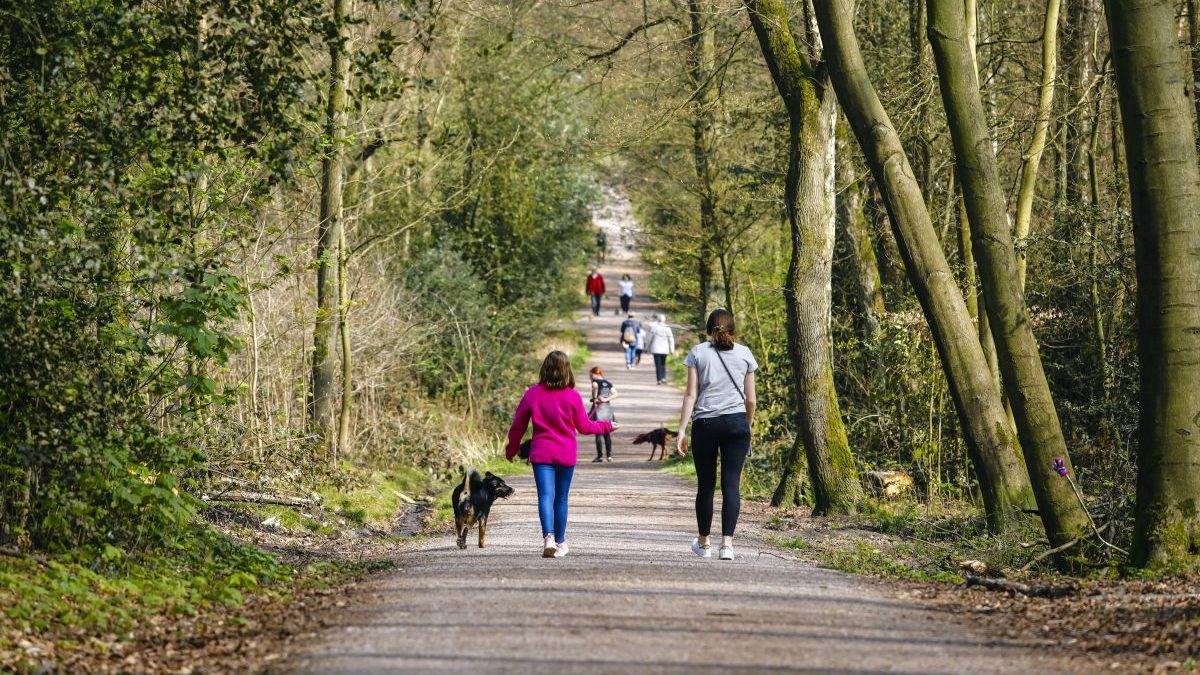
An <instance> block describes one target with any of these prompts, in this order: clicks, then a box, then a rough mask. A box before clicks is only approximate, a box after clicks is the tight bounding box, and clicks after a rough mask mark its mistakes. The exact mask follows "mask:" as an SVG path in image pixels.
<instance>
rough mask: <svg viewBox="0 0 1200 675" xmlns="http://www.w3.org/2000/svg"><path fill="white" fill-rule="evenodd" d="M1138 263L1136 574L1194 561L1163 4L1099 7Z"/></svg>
mask: <svg viewBox="0 0 1200 675" xmlns="http://www.w3.org/2000/svg"><path fill="white" fill-rule="evenodd" d="M1105 7H1106V9H1107V10H1108V11H1107V15H1108V29H1109V36H1110V40H1111V41H1112V56H1113V67H1114V68H1115V70H1116V83H1117V93H1118V97H1119V100H1120V105H1121V123H1122V125H1123V128H1124V131H1125V158H1126V159H1125V161H1126V164H1127V166H1128V171H1129V195H1130V202H1131V205H1132V207H1133V208H1132V210H1133V238H1134V247H1135V255H1136V262H1137V319H1138V358H1139V360H1140V362H1141V363H1140V367H1141V395H1140V396H1141V410H1140V419H1139V430H1138V456H1137V461H1138V482H1137V509H1136V510H1137V519H1136V522H1135V525H1134V550H1133V560H1134V563H1135V564H1137V565H1141V566H1146V567H1156V568H1174V567H1182V566H1194V565H1195V564H1196V563H1197V561H1198V558H1200V515H1198V514H1200V387H1198V386H1197V383H1200V166H1198V163H1197V154H1196V137H1195V134H1194V133H1193V131H1192V129H1193V127H1192V122H1193V119H1192V108H1191V101H1190V100H1189V96H1188V89H1189V87H1188V84H1187V83H1188V82H1189V80H1190V73H1188V72H1187V69H1186V68H1185V66H1184V55H1183V53H1182V50H1181V49H1180V48H1179V46H1178V45H1179V43H1178V41H1177V35H1176V23H1175V14H1174V7H1173V3H1172V2H1170V1H1169V0H1105Z"/></svg>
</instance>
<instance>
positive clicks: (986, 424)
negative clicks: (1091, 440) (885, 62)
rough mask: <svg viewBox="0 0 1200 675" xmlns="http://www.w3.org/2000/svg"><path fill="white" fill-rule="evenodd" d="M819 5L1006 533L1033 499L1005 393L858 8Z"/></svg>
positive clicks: (845, 93)
mask: <svg viewBox="0 0 1200 675" xmlns="http://www.w3.org/2000/svg"><path fill="white" fill-rule="evenodd" d="M813 5H814V7H815V9H816V18H817V24H818V26H819V27H820V31H821V39H822V42H823V43H824V45H825V58H826V61H827V63H828V64H829V69H830V75H831V77H832V82H833V86H834V88H835V89H836V90H837V95H838V100H839V101H840V103H841V105H842V106H843V108H844V110H845V112H846V118H847V119H848V120H849V121H850V126H851V128H852V129H853V130H854V135H855V137H856V138H857V139H858V143H859V145H860V146H861V147H862V150H863V154H864V155H865V156H866V158H867V163H868V164H869V165H870V167H871V172H872V174H873V175H874V177H875V181H876V184H877V185H878V186H879V189H880V192H881V194H882V196H883V199H884V203H885V205H886V207H887V211H888V215H889V217H890V219H891V222H892V227H893V228H894V229H895V232H896V239H897V243H898V244H899V245H900V252H901V255H902V256H903V258H904V264H905V267H906V268H907V269H908V273H909V278H910V279H911V281H912V284H913V289H914V290H915V291H916V294H917V298H918V299H919V300H920V302H921V307H922V309H923V310H924V312H925V318H926V320H927V321H928V322H929V327H930V330H931V332H932V333H933V337H934V340H935V342H936V344H937V348H938V353H939V355H940V356H941V360H942V367H943V369H944V370H945V372H946V380H947V382H948V383H949V385H950V393H951V396H952V398H953V399H954V405H955V409H956V410H957V411H958V414H959V419H960V421H961V423H962V426H963V430H964V431H965V434H966V437H967V445H968V449H969V451H970V455H971V461H972V463H973V464H974V465H975V470H976V473H977V474H978V476H979V483H980V488H981V492H982V493H983V499H984V506H985V509H986V512H987V519H988V526H989V527H990V528H991V529H992V530H1000V529H1003V528H1004V526H1005V523H1006V521H1007V520H1008V519H1009V517H1010V516H1011V515H1012V514H1014V513H1015V512H1016V511H1017V510H1018V509H1019V508H1020V507H1022V506H1023V505H1024V504H1026V503H1028V502H1029V500H1030V497H1031V495H1030V488H1029V479H1028V477H1027V476H1026V475H1025V469H1024V467H1023V466H1022V461H1021V458H1020V456H1019V450H1018V447H1017V445H1016V443H1015V439H1014V438H1013V435H1012V433H1011V432H1009V430H1008V422H1007V419H1006V417H1005V414H1004V408H1003V406H1002V405H1001V403H1000V392H999V390H998V389H997V388H996V384H995V382H994V381H993V379H992V376H991V373H989V372H988V368H987V363H986V361H985V360H984V357H983V350H982V348H981V347H980V345H979V340H978V339H976V335H975V325H974V324H973V323H972V321H971V318H970V316H969V315H968V314H967V307H966V304H965V302H964V301H963V296H962V293H961V292H960V291H959V289H958V286H957V284H955V282H954V276H953V274H952V272H951V270H950V266H949V264H948V263H947V262H946V257H945V255H944V254H943V253H942V248H941V242H939V241H938V238H937V233H936V232H935V231H934V228H933V223H932V221H931V220H930V217H929V210H928V209H927V208H926V206H925V200H924V196H923V195H922V193H921V190H920V187H919V186H918V185H917V182H916V180H915V178H914V177H913V172H912V168H911V167H910V166H909V163H908V158H907V156H905V154H904V149H903V147H902V146H901V143H900V139H899V137H898V136H897V134H896V129H895V126H894V125H893V124H892V121H891V119H890V118H889V117H888V114H887V111H885V110H884V109H883V105H882V104H881V103H880V101H879V96H878V94H877V93H876V91H875V86H874V84H873V83H872V82H871V79H870V76H869V75H868V74H867V71H866V66H865V64H864V63H863V59H862V52H861V49H860V47H859V44H858V38H857V36H856V35H855V33H854V22H853V16H854V12H853V10H854V7H853V3H852V2H850V1H849V0H814V2H813Z"/></svg>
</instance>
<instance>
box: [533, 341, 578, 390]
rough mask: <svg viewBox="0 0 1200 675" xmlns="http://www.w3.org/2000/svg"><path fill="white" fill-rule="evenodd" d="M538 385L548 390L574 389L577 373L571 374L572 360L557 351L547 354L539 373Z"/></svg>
mask: <svg viewBox="0 0 1200 675" xmlns="http://www.w3.org/2000/svg"><path fill="white" fill-rule="evenodd" d="M538 384H540V385H542V386H544V387H545V388H547V389H574V388H575V373H573V372H571V359H570V358H568V357H567V355H566V354H565V353H563V352H561V351H559V350H557V349H555V350H554V351H552V352H550V353H549V354H547V355H546V359H545V360H544V361H542V370H541V372H540V373H538Z"/></svg>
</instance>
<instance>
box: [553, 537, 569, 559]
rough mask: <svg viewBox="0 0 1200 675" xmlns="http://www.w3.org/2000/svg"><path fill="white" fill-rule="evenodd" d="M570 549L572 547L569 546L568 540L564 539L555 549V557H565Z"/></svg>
mask: <svg viewBox="0 0 1200 675" xmlns="http://www.w3.org/2000/svg"><path fill="white" fill-rule="evenodd" d="M570 550H571V547H570V546H567V542H565V541H564V542H563V543H561V544H559V545H558V547H557V548H555V549H554V557H555V558H562V557H565V556H566V555H567V552H568V551H570Z"/></svg>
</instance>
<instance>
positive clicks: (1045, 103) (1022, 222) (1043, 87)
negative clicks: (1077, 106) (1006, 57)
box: [929, 0, 1059, 484]
mask: <svg viewBox="0 0 1200 675" xmlns="http://www.w3.org/2000/svg"><path fill="white" fill-rule="evenodd" d="M1058 8H1059V0H1046V17H1045V21H1044V22H1043V24H1042V81H1041V84H1040V85H1039V86H1038V109H1037V119H1036V120H1035V121H1034V124H1033V137H1032V138H1030V139H1029V147H1027V148H1026V149H1025V154H1024V155H1022V157H1021V179H1020V184H1021V187H1020V190H1019V191H1018V192H1017V222H1016V225H1015V226H1014V235H1015V236H1016V238H1017V244H1018V246H1019V248H1018V249H1017V252H1016V255H1017V279H1018V281H1019V283H1020V288H1021V289H1022V290H1024V288H1025V268H1026V261H1027V256H1026V254H1025V243H1026V242H1025V240H1026V239H1027V238H1028V237H1029V230H1030V221H1031V220H1032V218H1033V197H1034V193H1035V192H1036V191H1037V174H1038V167H1039V166H1040V165H1041V161H1042V152H1043V151H1045V149H1046V132H1047V130H1048V129H1049V128H1050V112H1051V110H1052V108H1053V106H1054V79H1055V77H1056V76H1057V73H1058V60H1057V59H1058V40H1057V37H1058ZM930 11H932V10H930ZM958 14H959V15H960V16H961V12H958ZM929 35H930V37H931V38H932V37H933V36H934V29H933V27H932V26H931V27H930V29H929ZM935 51H936V46H935ZM971 58H972V63H974V55H973V54H972V57H971ZM972 79H975V80H978V78H977V77H975V76H974V75H972ZM942 88H943V90H945V85H942ZM976 90H978V82H976ZM985 128H986V126H985ZM988 138H989V139H990V138H991V135H990V132H989V134H988ZM1035 484H1036V481H1035Z"/></svg>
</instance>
